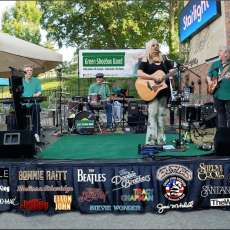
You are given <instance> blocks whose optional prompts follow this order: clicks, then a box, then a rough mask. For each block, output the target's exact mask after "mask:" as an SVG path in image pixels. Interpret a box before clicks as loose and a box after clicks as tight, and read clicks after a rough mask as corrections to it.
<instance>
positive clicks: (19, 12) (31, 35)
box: [2, 1, 42, 44]
mask: <svg viewBox="0 0 230 230" xmlns="http://www.w3.org/2000/svg"><path fill="white" fill-rule="evenodd" d="M41 16H42V13H41V11H40V10H39V8H38V7H37V4H36V2H35V1H16V3H15V6H14V7H12V8H11V9H10V10H9V11H6V12H4V14H3V20H2V31H3V32H5V33H8V34H11V35H14V36H16V37H18V38H21V39H23V40H26V41H29V42H32V43H35V44H39V43H40V41H41V33H40V19H41Z"/></svg>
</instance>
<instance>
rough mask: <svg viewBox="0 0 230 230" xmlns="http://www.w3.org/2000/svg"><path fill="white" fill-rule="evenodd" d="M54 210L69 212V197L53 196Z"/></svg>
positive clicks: (70, 197)
mask: <svg viewBox="0 0 230 230" xmlns="http://www.w3.org/2000/svg"><path fill="white" fill-rule="evenodd" d="M54 203H55V210H71V204H72V196H71V195H54Z"/></svg>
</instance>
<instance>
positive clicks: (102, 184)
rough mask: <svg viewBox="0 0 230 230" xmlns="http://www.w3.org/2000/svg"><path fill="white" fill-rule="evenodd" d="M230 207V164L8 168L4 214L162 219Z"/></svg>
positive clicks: (0, 198)
mask: <svg viewBox="0 0 230 230" xmlns="http://www.w3.org/2000/svg"><path fill="white" fill-rule="evenodd" d="M229 207H230V160H229V159H228V160H226V159H225V160H218V159H216V160H215V159H212V160H211V159H209V160H205V159H203V160H202V159H201V158H199V160H178V159H177V161H173V160H164V161H152V162H142V163H141V162H139V163H120V164H115V163H113V164H112V163H104V164H96V163H95V164H88V165H87V164H82V163H79V164H77V163H76V164H75V163H68V162H64V163H63V162H62V163H58V162H57V163H52V164H48V163H41V162H40V163H36V162H30V163H28V164H24V165H23V164H20V163H6V162H5V163H4V162H3V163H2V164H1V168H0V211H1V212H3V211H16V212H18V213H26V214H27V215H28V214H32V213H44V214H45V213H46V214H55V213H60V212H68V211H74V210H75V211H80V212H82V213H104V212H119V213H143V212H152V213H158V214H162V213H165V212H167V211H170V210H183V211H184V210H186V211H189V210H195V209H198V210H200V209H209V208H220V209H229Z"/></svg>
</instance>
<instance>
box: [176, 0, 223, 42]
mask: <svg viewBox="0 0 230 230" xmlns="http://www.w3.org/2000/svg"><path fill="white" fill-rule="evenodd" d="M218 16H220V1H218V0H190V2H189V3H188V4H187V5H186V6H185V8H184V9H183V10H182V12H181V13H180V16H179V38H180V42H184V41H185V40H186V39H188V38H189V37H191V36H192V35H194V34H195V33H197V32H198V31H200V30H201V29H202V28H204V26H205V25H207V24H208V23H210V22H211V21H213V20H214V19H216V18H217V17H218Z"/></svg>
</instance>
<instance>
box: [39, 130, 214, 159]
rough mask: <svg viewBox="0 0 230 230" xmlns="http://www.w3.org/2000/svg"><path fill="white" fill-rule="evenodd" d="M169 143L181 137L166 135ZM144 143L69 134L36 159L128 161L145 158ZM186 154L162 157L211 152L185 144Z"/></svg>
mask: <svg viewBox="0 0 230 230" xmlns="http://www.w3.org/2000/svg"><path fill="white" fill-rule="evenodd" d="M166 137H167V144H168V145H169V144H173V145H174V142H173V141H175V140H176V139H178V135H175V134H167V135H166ZM144 143H145V134H135V133H122V134H120V133H119V134H118V133H113V134H94V135H77V134H71V135H70V134H66V135H64V136H62V137H59V138H58V139H57V140H56V141H55V142H54V143H52V144H50V145H48V146H47V147H46V148H45V149H44V150H43V151H42V152H40V153H37V154H36V158H37V159H41V160H42V159H47V160H48V159H51V160H125V159H126V160H128V159H133V160H135V159H142V158H143V156H142V155H139V154H138V144H144ZM185 146H186V151H179V150H173V151H172V150H170V151H163V152H160V153H158V154H155V155H154V156H159V157H170V156H172V157H194V156H204V155H210V153H211V152H210V151H204V150H200V149H199V148H198V145H195V144H186V145H185Z"/></svg>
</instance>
